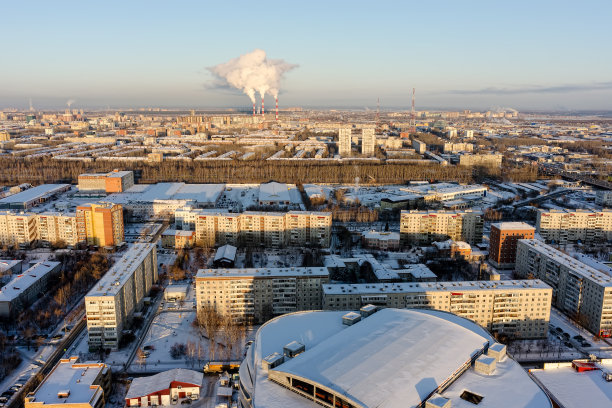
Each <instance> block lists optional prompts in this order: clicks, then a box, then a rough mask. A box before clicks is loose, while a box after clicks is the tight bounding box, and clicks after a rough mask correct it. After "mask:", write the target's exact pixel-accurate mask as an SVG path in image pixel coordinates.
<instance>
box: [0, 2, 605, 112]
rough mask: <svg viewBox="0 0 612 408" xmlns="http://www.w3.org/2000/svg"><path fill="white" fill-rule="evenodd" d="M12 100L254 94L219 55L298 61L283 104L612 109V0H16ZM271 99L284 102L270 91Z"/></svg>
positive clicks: (120, 103) (2, 28) (161, 100)
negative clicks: (223, 74)
mask: <svg viewBox="0 0 612 408" xmlns="http://www.w3.org/2000/svg"><path fill="white" fill-rule="evenodd" d="M1 10H2V14H3V16H4V18H3V19H2V22H1V23H0V38H2V47H1V48H0V50H1V51H0V108H2V107H9V106H14V107H27V105H28V99H29V98H30V97H31V98H32V100H33V103H34V106H35V107H40V108H44V107H50V106H56V107H61V106H63V105H64V104H65V102H66V101H67V100H68V99H74V100H75V101H76V102H75V103H74V105H73V106H74V107H77V108H78V107H94V106H106V105H111V106H113V107H129V106H170V107H172V106H193V107H225V106H234V107H248V106H249V105H250V102H249V100H248V98H247V97H246V96H244V95H242V94H241V93H240V92H239V91H236V92H228V91H219V90H215V89H208V88H206V86H205V85H206V84H207V83H208V82H209V81H210V80H211V77H210V74H209V73H208V71H207V70H206V67H209V66H213V65H216V64H219V63H222V62H225V61H227V60H229V59H231V58H234V57H237V56H239V55H241V54H243V53H246V52H249V51H252V50H253V49H255V48H261V49H263V50H265V51H266V52H267V54H268V57H270V58H280V59H284V60H286V61H288V62H291V63H294V64H298V65H299V67H298V68H297V69H295V70H293V71H291V72H289V73H288V74H287V75H286V78H285V80H284V81H283V86H282V89H281V96H280V97H279V100H280V104H281V106H282V105H284V106H288V105H301V106H352V107H363V106H370V107H374V106H375V105H376V98H377V97H380V99H381V106H382V107H383V108H384V107H385V106H408V105H409V104H410V90H411V88H412V87H413V86H414V87H416V89H417V109H418V108H435V107H440V108H444V107H449V108H452V107H456V108H462V107H465V108H487V107H492V106H510V107H516V108H519V109H538V108H539V109H554V108H559V109H561V108H564V109H612V52H610V50H611V47H612V45H611V44H612V41H611V40H612V30H611V29H610V19H611V17H612V2H610V1H580V2H577V1H547V0H542V1H538V0H531V1H511V2H508V1H504V2H502V1H495V0H489V1H451V0H449V1H418V2H413V1H371V0H370V1H356V0H353V1H332V0H327V1H314V0H310V1H306V2H293V1H278V2H276V1H250V2H244V1H214V2H213V1H211V2H208V1H163V2H161V1H160V2H158V1H127V0H123V1H121V2H119V1H96V2H93V1H61V0H58V1H8V0H7V1H3V4H2V8H1ZM267 103H268V104H269V106H271V105H272V104H273V101H272V100H271V99H270V100H269V101H268V100H267Z"/></svg>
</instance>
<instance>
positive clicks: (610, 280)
mask: <svg viewBox="0 0 612 408" xmlns="http://www.w3.org/2000/svg"><path fill="white" fill-rule="evenodd" d="M521 245H524V246H527V247H529V248H531V249H533V250H535V251H537V252H539V253H541V254H543V255H545V256H547V257H548V258H549V259H552V260H553V261H554V262H556V263H558V264H560V265H564V266H566V267H568V268H570V269H571V270H572V271H573V272H575V273H577V274H579V275H581V276H583V277H584V278H586V279H589V280H591V281H592V282H594V283H597V284H598V285H601V286H605V287H610V286H612V276H610V275H608V274H607V273H604V272H601V271H599V270H597V269H595V268H593V267H591V266H589V265H587V264H585V263H583V262H580V261H579V260H577V259H576V258H573V257H571V256H569V255H567V254H565V253H563V252H561V251H559V250H557V249H555V248H553V247H551V246H550V245H548V244H545V243H544V242H542V241H539V240H537V239H519V240H518V245H517V250H518V249H519V248H520V247H521Z"/></svg>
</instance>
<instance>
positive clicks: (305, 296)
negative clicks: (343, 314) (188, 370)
mask: <svg viewBox="0 0 612 408" xmlns="http://www.w3.org/2000/svg"><path fill="white" fill-rule="evenodd" d="M195 280H196V299H197V307H198V310H199V309H201V308H203V307H205V306H211V307H214V308H215V309H216V310H217V311H219V312H220V313H221V314H223V315H227V316H231V317H232V318H233V319H235V320H236V321H243V322H264V321H266V320H268V319H270V318H272V317H273V316H277V315H280V314H284V313H291V312H295V311H299V310H313V309H321V298H322V290H321V285H322V284H323V283H327V282H328V280H329V272H328V270H327V268H324V267H292V268H259V269H255V268H247V269H200V270H199V271H198V274H197V275H196V279H195Z"/></svg>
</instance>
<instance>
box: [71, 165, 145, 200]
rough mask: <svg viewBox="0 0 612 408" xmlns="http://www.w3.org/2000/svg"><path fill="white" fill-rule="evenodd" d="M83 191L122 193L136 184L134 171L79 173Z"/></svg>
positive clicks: (79, 185) (80, 189)
mask: <svg viewBox="0 0 612 408" xmlns="http://www.w3.org/2000/svg"><path fill="white" fill-rule="evenodd" d="M78 182H79V184H78V187H79V191H80V192H82V193H92V194H93V193H98V194H99V193H106V194H111V193H121V192H124V191H125V190H127V189H129V188H130V187H132V186H133V185H134V172H132V171H119V170H113V171H111V172H110V173H86V174H79V178H78Z"/></svg>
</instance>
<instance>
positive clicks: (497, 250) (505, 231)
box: [489, 222, 535, 269]
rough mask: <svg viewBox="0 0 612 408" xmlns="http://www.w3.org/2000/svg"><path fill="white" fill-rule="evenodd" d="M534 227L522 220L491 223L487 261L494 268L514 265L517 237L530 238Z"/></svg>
mask: <svg viewBox="0 0 612 408" xmlns="http://www.w3.org/2000/svg"><path fill="white" fill-rule="evenodd" d="M534 233H535V228H534V227H532V226H531V225H529V224H527V223H524V222H496V223H493V224H491V234H490V237H489V261H490V262H491V263H492V264H493V266H495V267H496V268H500V269H509V268H513V267H514V261H515V260H516V245H517V241H518V240H519V239H531V238H533V235H534Z"/></svg>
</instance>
